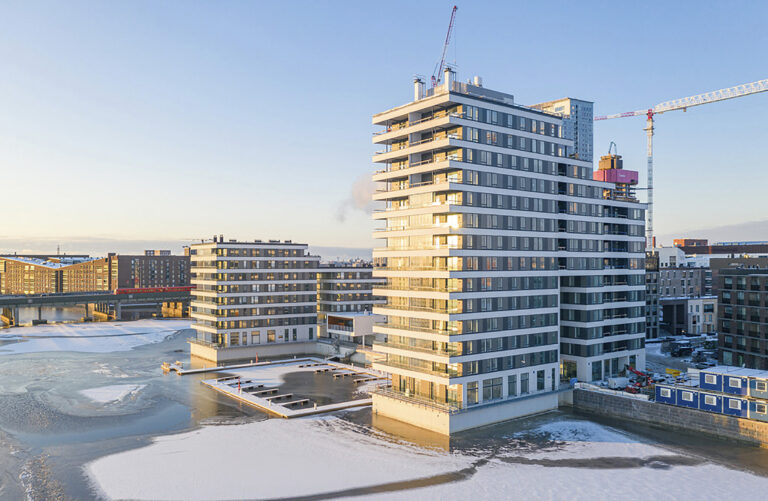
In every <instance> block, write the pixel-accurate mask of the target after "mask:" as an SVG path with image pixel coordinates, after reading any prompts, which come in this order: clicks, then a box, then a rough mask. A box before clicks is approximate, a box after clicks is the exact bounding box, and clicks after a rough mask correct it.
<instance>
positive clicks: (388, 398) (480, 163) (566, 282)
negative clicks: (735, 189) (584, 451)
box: [373, 70, 645, 433]
mask: <svg viewBox="0 0 768 501" xmlns="http://www.w3.org/2000/svg"><path fill="white" fill-rule="evenodd" d="M479 83H480V82H479V79H478V80H476V81H475V84H474V85H473V84H464V83H459V82H456V81H454V79H453V73H452V72H451V71H450V70H449V71H447V72H446V76H445V84H442V85H440V86H438V87H436V88H433V89H429V90H425V89H424V86H423V84H422V83H420V82H419V81H417V82H416V84H415V100H414V101H413V102H410V103H407V104H405V105H403V106H399V107H397V108H393V109H390V110H388V111H385V112H383V113H380V114H377V115H375V116H374V117H373V123H374V124H375V125H379V126H383V127H384V129H383V130H382V131H380V132H377V134H376V135H375V137H374V143H376V144H379V145H383V146H384V150H383V151H381V152H379V153H377V154H376V155H375V156H374V162H377V163H379V164H381V165H382V167H383V169H382V170H380V171H379V172H377V173H376V174H375V175H374V177H373V179H374V181H378V182H381V183H385V188H383V189H382V190H380V191H379V192H377V193H376V194H374V200H377V201H381V202H383V203H384V204H385V207H384V210H382V211H380V212H377V213H375V214H374V218H375V219H376V220H380V221H382V222H383V223H384V227H383V228H381V229H380V230H378V231H377V232H376V234H375V236H376V237H378V238H383V239H384V242H385V245H384V246H383V247H379V248H375V249H374V266H375V269H374V275H375V276H379V277H384V278H386V285H385V287H383V288H381V289H375V290H374V292H376V293H380V294H381V295H383V296H385V297H386V304H384V305H382V306H380V307H375V308H374V312H376V313H379V314H381V315H384V316H386V321H385V322H384V323H383V324H382V325H377V326H375V327H374V331H375V332H377V333H378V334H381V335H384V336H386V337H387V341H386V342H382V343H377V345H376V346H375V349H376V350H377V351H380V352H381V353H384V354H385V355H386V359H385V360H384V361H382V362H379V363H376V364H374V367H376V368H379V369H382V370H385V371H387V372H390V373H391V374H392V385H393V387H392V390H391V391H386V392H385V391H382V392H378V393H377V394H375V395H374V412H375V413H379V414H382V415H387V416H390V417H394V418H396V419H401V420H404V421H408V422H411V423H412V424H416V425H418V426H422V427H426V428H430V429H433V430H436V431H439V432H442V433H452V432H455V431H459V430H461V429H466V428H470V427H474V426H479V425H482V424H488V423H490V422H494V421H500V420H504V419H510V418H513V417H517V416H521V415H526V414H531V413H534V412H540V411H544V410H548V409H552V408H555V407H556V406H557V395H556V393H555V390H556V389H557V388H558V387H559V382H560V378H561V373H562V376H563V377H565V378H572V377H573V378H578V379H580V380H583V381H592V380H595V379H602V378H604V377H607V376H611V375H614V374H618V373H619V372H621V371H623V370H624V367H625V366H626V365H634V366H636V367H640V368H644V365H645V351H644V338H645V297H644V290H645V269H644V257H645V255H644V237H643V234H644V207H643V206H642V205H640V204H638V203H637V202H636V201H631V200H617V199H616V198H614V197H613V188H615V185H613V184H611V183H606V182H600V181H595V180H593V177H592V164H591V162H589V161H587V160H582V159H579V158H569V156H568V155H567V151H568V148H569V147H573V141H572V140H570V139H566V138H565V137H563V118H562V117H561V116H560V115H553V114H550V113H545V112H543V111H540V110H537V109H533V108H529V107H525V106H520V105H518V104H516V103H515V102H514V99H513V96H511V95H509V94H505V93H502V92H497V91H493V90H489V89H486V88H484V87H482V86H481V85H479ZM589 120H591V114H590V116H589ZM379 291H380V292H379ZM489 404H495V405H489Z"/></svg>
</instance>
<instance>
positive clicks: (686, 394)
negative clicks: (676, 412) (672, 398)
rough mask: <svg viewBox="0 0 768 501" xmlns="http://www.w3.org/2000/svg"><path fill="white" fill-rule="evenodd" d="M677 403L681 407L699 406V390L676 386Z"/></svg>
mask: <svg viewBox="0 0 768 501" xmlns="http://www.w3.org/2000/svg"><path fill="white" fill-rule="evenodd" d="M677 405H679V406H681V407H690V408H692V409H698V408H699V392H698V391H696V390H689V389H687V388H677Z"/></svg>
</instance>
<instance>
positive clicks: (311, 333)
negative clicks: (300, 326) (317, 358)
mask: <svg viewBox="0 0 768 501" xmlns="http://www.w3.org/2000/svg"><path fill="white" fill-rule="evenodd" d="M309 339H315V329H313V328H312V327H310V328H309Z"/></svg>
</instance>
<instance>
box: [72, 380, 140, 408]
mask: <svg viewBox="0 0 768 501" xmlns="http://www.w3.org/2000/svg"><path fill="white" fill-rule="evenodd" d="M145 387H146V385H143V384H113V385H110V386H100V387H98V388H89V389H87V390H80V393H81V394H82V395H84V396H86V397H88V398H89V399H91V400H93V401H94V402H97V403H100V404H108V403H112V402H119V401H121V400H123V399H124V398H126V397H128V396H132V395H136V394H137V393H138V392H139V391H141V390H142V389H143V388H145Z"/></svg>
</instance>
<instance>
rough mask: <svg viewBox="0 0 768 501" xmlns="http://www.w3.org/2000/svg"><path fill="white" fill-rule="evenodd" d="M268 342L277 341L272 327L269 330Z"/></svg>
mask: <svg viewBox="0 0 768 501" xmlns="http://www.w3.org/2000/svg"><path fill="white" fill-rule="evenodd" d="M267 342H268V343H274V342H275V331H274V330H272V329H270V330H268V331H267Z"/></svg>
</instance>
